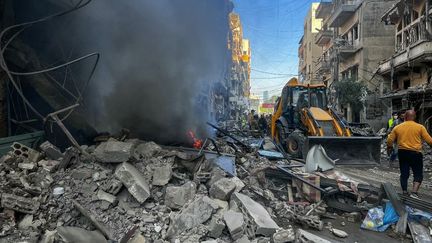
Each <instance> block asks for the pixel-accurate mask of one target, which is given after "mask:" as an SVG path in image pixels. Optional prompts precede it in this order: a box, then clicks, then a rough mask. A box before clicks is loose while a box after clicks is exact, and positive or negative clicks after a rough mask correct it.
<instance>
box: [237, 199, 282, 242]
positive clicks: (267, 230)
mask: <svg viewBox="0 0 432 243" xmlns="http://www.w3.org/2000/svg"><path fill="white" fill-rule="evenodd" d="M233 199H234V200H237V201H238V202H239V205H241V209H243V211H244V212H245V213H247V214H248V215H249V216H250V217H251V220H252V223H253V224H254V227H253V228H254V229H255V230H254V234H255V235H264V236H271V235H273V234H274V233H275V232H276V230H278V229H279V226H278V225H277V224H276V222H275V221H274V220H273V219H272V218H271V217H270V215H269V213H268V212H267V211H266V209H265V208H264V207H263V206H262V205H261V204H259V203H257V202H255V201H254V200H252V199H251V198H250V197H248V196H246V195H244V194H242V193H238V192H236V193H234V194H233Z"/></svg>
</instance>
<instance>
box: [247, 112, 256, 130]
mask: <svg viewBox="0 0 432 243" xmlns="http://www.w3.org/2000/svg"><path fill="white" fill-rule="evenodd" d="M254 119H255V110H251V112H250V113H249V116H248V123H249V129H250V130H252V126H253V122H254Z"/></svg>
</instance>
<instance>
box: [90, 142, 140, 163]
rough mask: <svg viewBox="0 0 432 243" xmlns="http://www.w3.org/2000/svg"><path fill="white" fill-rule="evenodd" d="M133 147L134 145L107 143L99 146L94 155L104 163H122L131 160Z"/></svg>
mask: <svg viewBox="0 0 432 243" xmlns="http://www.w3.org/2000/svg"><path fill="white" fill-rule="evenodd" d="M133 147H134V144H133V143H127V142H118V141H107V142H103V143H101V144H99V146H97V147H96V149H95V151H94V153H93V155H94V156H95V157H96V158H97V159H98V160H99V161H100V162H103V163H121V162H126V161H128V160H129V158H130V157H131V156H132V150H133Z"/></svg>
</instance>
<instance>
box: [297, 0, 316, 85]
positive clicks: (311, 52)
mask: <svg viewBox="0 0 432 243" xmlns="http://www.w3.org/2000/svg"><path fill="white" fill-rule="evenodd" d="M318 6H319V3H312V5H311V8H310V9H309V10H308V12H307V15H306V17H305V20H304V33H303V36H302V38H301V39H300V42H299V45H300V46H299V80H300V82H303V83H308V84H314V83H319V82H320V81H321V80H318V79H316V76H315V72H316V68H317V67H316V63H317V60H318V58H319V56H320V55H321V48H320V47H319V46H318V45H317V44H316V43H315V36H316V35H317V34H318V30H319V29H321V23H322V19H317V18H316V9H317V8H318Z"/></svg>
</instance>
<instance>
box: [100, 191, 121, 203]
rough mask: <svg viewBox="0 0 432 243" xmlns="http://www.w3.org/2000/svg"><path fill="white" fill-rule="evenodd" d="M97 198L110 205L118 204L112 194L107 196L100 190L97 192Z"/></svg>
mask: <svg viewBox="0 0 432 243" xmlns="http://www.w3.org/2000/svg"><path fill="white" fill-rule="evenodd" d="M97 198H98V199H99V200H103V201H107V202H109V203H110V204H113V205H116V204H117V203H118V200H117V197H116V196H114V195H112V194H109V193H107V192H104V191H103V190H100V189H99V190H98V192H97Z"/></svg>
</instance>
